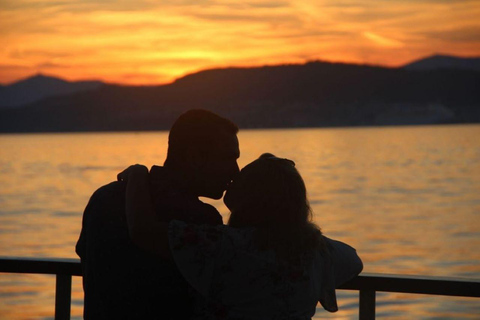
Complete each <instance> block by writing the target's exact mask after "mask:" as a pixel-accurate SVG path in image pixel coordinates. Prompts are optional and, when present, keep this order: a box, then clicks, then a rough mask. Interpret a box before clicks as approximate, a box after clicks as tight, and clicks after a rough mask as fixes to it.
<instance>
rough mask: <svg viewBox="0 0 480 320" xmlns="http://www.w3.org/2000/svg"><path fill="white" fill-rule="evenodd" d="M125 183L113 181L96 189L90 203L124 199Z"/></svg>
mask: <svg viewBox="0 0 480 320" xmlns="http://www.w3.org/2000/svg"><path fill="white" fill-rule="evenodd" d="M125 189H126V183H125V182H123V181H113V182H110V183H109V184H106V185H104V186H101V187H100V188H98V189H97V190H96V191H95V192H94V193H93V195H92V197H91V198H90V201H102V200H108V199H114V198H123V197H125Z"/></svg>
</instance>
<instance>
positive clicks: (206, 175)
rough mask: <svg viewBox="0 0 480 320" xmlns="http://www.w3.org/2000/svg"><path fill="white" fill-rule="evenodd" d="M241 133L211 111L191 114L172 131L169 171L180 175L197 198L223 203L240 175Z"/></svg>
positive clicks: (167, 165) (168, 159)
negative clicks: (221, 199) (217, 200)
mask: <svg viewBox="0 0 480 320" xmlns="http://www.w3.org/2000/svg"><path fill="white" fill-rule="evenodd" d="M237 132H238V127H237V126H236V125H235V124H234V123H233V122H231V121H230V120H228V119H225V118H222V117H220V116H218V115H216V114H214V113H212V112H210V111H206V110H190V111H187V112H185V113H184V114H182V115H181V116H180V117H179V118H178V119H177V121H175V123H174V124H173V126H172V128H171V130H170V134H169V137H168V154H167V159H166V161H165V167H168V168H171V169H173V170H176V171H178V172H180V173H181V174H182V176H183V177H184V179H186V180H187V181H186V182H188V188H189V189H190V191H191V192H193V193H194V194H195V195H197V196H205V197H209V198H213V199H220V198H221V197H222V195H223V192H224V191H225V189H226V188H227V186H228V184H229V183H230V182H231V180H232V179H233V176H235V175H236V174H237V173H238V171H239V170H238V165H237V159H238V157H239V156H240V150H239V147H238V139H237Z"/></svg>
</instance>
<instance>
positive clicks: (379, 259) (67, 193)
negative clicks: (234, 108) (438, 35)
mask: <svg viewBox="0 0 480 320" xmlns="http://www.w3.org/2000/svg"><path fill="white" fill-rule="evenodd" d="M479 136H480V126H478V125H472V126H438V127H435V126H432V127H390V128H389V127H386V128H355V129H300V130H299V129H294V130H293V129H292V130H245V131H241V132H240V134H239V139H240V148H241V152H242V153H241V158H240V160H239V164H240V166H241V167H243V166H244V165H246V164H247V163H249V162H251V161H252V160H254V159H255V158H256V157H258V156H259V155H260V154H261V153H263V152H272V153H274V154H276V155H278V156H280V157H287V158H291V159H293V160H294V161H295V162H296V164H297V168H298V169H299V170H300V172H301V174H302V175H303V177H304V179H305V182H306V185H307V188H308V190H309V198H310V201H311V205H312V209H313V211H314V213H315V221H316V222H317V223H318V224H319V225H320V226H321V227H322V230H323V232H324V233H325V234H326V235H327V236H330V237H332V238H335V239H339V240H342V241H345V242H347V243H349V244H351V245H352V246H353V247H355V248H357V250H358V252H359V254H360V256H361V257H362V259H363V261H364V264H365V270H364V271H366V272H381V273H399V274H417V275H418V274H420V275H435V276H461V277H470V278H472V277H473V278H479V276H480V265H479V263H478V262H479V261H480V251H478V250H476V248H478V247H479V245H480V223H479V222H480V220H479V215H478V214H479V212H480V165H479V163H480V141H479V140H478V137H479ZM166 145H167V134H166V133H165V132H155V133H108V134H104V133H101V134H94V133H88V134H47V135H3V136H0V152H1V157H0V178H1V181H2V186H1V189H0V204H1V207H0V255H3V256H34V257H66V258H76V255H75V253H74V245H75V243H76V240H77V238H78V235H79V232H80V227H81V216H82V212H83V208H84V206H85V205H86V203H87V201H88V198H89V196H90V195H91V193H92V192H93V191H94V190H95V189H96V188H98V187H99V186H101V185H103V184H106V183H108V182H110V181H112V180H114V179H115V177H116V174H117V173H118V172H119V171H121V170H122V169H123V168H125V167H126V166H127V165H129V164H132V163H143V164H146V165H149V166H150V165H152V164H161V163H162V162H163V160H164V158H165V152H166ZM209 202H210V203H213V204H214V205H216V206H217V207H218V208H219V210H220V211H221V213H222V215H223V216H224V222H226V221H227V220H228V211H227V209H226V208H225V207H224V206H223V204H222V203H221V202H220V201H211V200H209ZM54 288H55V282H54V276H43V275H12V274H1V275H0V319H30V318H45V317H52V316H53V308H54ZM338 296H339V306H340V311H339V312H338V313H336V314H327V313H326V312H323V311H320V310H319V311H318V312H317V315H316V317H318V318H327V319H355V318H356V317H357V313H358V293H356V292H348V291H339V292H338ZM377 301H378V304H377V316H379V317H380V316H382V315H383V317H384V318H387V319H413V318H414V319H428V318H441V317H451V318H455V319H457V318H462V319H469V318H472V319H473V318H479V317H480V310H479V307H478V306H477V305H478V303H477V304H475V301H474V300H473V299H467V298H454V297H434V296H422V295H408V294H382V293H379V294H378V296H377ZM82 308H83V292H82V288H81V281H80V279H79V278H75V279H74V285H73V295H72V315H73V316H74V317H77V318H80V317H81V314H82Z"/></svg>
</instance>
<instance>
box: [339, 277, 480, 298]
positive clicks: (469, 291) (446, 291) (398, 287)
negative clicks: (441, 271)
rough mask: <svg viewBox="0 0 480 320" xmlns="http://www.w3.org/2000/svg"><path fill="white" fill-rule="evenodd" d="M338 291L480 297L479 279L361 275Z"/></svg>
mask: <svg viewBox="0 0 480 320" xmlns="http://www.w3.org/2000/svg"><path fill="white" fill-rule="evenodd" d="M338 289H347V290H373V291H382V292H401V293H418V294H430V295H442V296H458V297H480V279H462V278H448V277H433V276H413V275H412V276H410V275H395V274H375V273H362V274H361V275H359V276H358V277H356V278H354V279H352V280H350V281H349V282H347V283H345V284H343V285H342V286H340V287H339V288H338Z"/></svg>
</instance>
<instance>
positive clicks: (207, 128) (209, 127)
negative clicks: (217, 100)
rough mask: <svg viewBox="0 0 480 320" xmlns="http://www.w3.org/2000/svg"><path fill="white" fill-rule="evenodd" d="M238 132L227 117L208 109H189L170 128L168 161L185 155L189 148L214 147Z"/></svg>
mask: <svg viewBox="0 0 480 320" xmlns="http://www.w3.org/2000/svg"><path fill="white" fill-rule="evenodd" d="M237 133H238V127H237V125H236V124H234V123H233V122H232V121H230V120H228V119H226V118H223V117H221V116H219V115H217V114H215V113H213V112H211V111H207V110H202V109H193V110H189V111H187V112H185V113H183V114H182V115H181V116H180V117H179V118H178V119H177V120H176V121H175V123H174V124H173V126H172V128H171V129H170V134H169V136H168V154H167V161H168V160H170V161H171V160H173V161H176V160H178V157H182V156H184V150H186V149H187V148H192V147H194V148H198V149H207V148H213V147H215V146H213V144H214V143H215V142H217V141H219V140H220V139H223V138H224V137H225V135H229V134H231V135H236V134H237Z"/></svg>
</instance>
